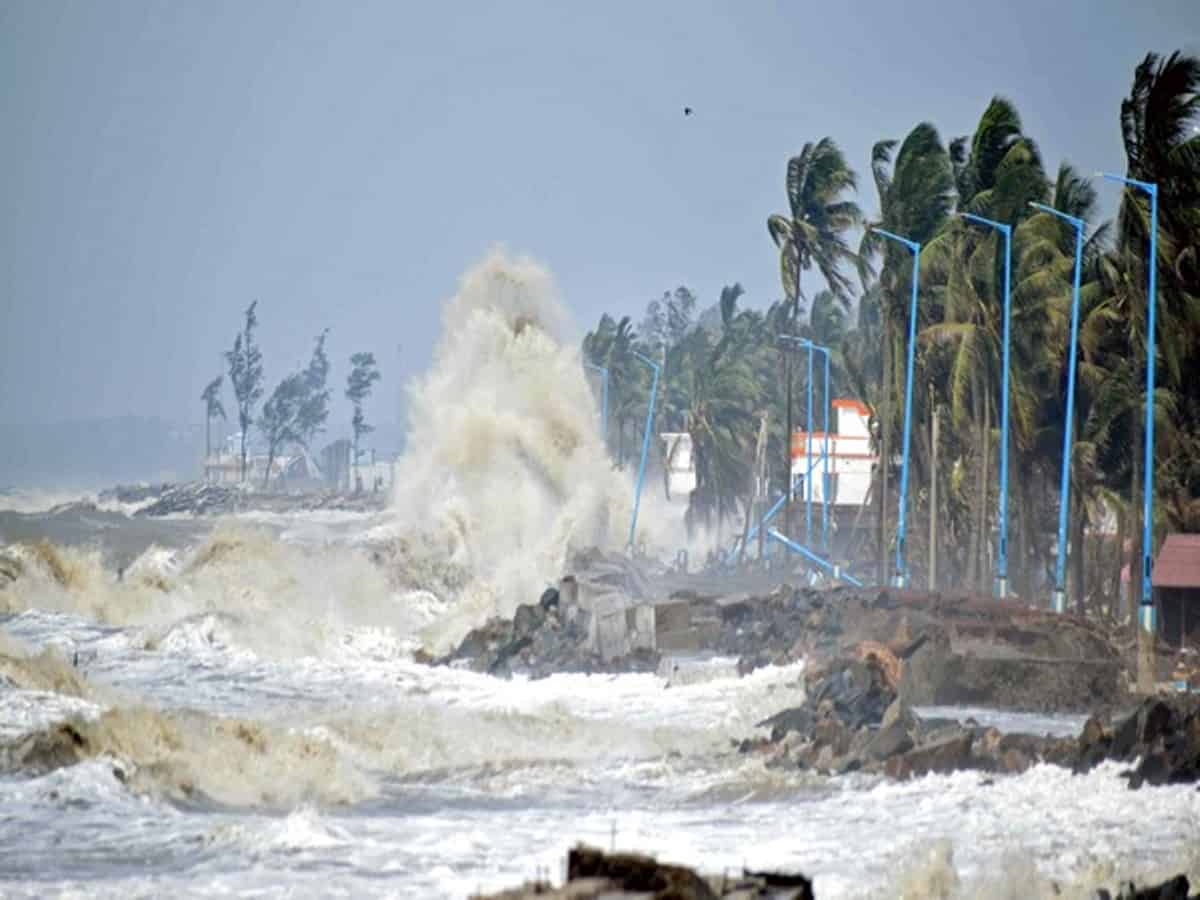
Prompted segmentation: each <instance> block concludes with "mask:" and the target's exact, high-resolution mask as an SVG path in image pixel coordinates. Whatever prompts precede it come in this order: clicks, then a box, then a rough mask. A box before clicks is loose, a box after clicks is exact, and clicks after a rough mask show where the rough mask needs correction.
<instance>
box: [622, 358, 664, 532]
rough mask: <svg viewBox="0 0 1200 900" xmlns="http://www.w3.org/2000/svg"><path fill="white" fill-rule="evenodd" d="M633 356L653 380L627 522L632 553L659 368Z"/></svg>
mask: <svg viewBox="0 0 1200 900" xmlns="http://www.w3.org/2000/svg"><path fill="white" fill-rule="evenodd" d="M633 355H634V356H636V357H637V358H638V359H640V360H641V361H642V362H644V363H645V364H646V365H648V366H649V367H650V368H651V370H652V371H653V372H654V378H653V380H652V382H651V384H650V406H649V407H648V408H647V410H646V431H645V434H643V435H642V461H641V462H640V463H639V464H638V476H637V487H636V488H635V489H634V493H633V518H632V519H631V520H630V522H629V550H630V552H632V551H633V546H634V543H633V539H634V536H635V535H636V534H637V520H638V507H639V506H640V505H641V502H642V481H643V480H644V479H645V477H646V455H647V453H648V452H649V450H650V429H651V428H652V427H653V425H654V400H655V398H656V397H657V396H658V373H659V371H660V370H661V367H660V366H659V364H658V363H656V362H654V361H653V360H651V359H649V358H647V357H645V356H642V354H640V353H638V352H637V351H636V350H634V351H633Z"/></svg>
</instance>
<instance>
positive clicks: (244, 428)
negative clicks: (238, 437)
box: [241, 423, 248, 482]
mask: <svg viewBox="0 0 1200 900" xmlns="http://www.w3.org/2000/svg"><path fill="white" fill-rule="evenodd" d="M247 427H248V426H247V425H246V424H244V423H243V424H242V477H241V480H242V481H243V482H245V480H246V430H247Z"/></svg>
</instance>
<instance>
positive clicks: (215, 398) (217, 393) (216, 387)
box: [200, 375, 225, 465]
mask: <svg viewBox="0 0 1200 900" xmlns="http://www.w3.org/2000/svg"><path fill="white" fill-rule="evenodd" d="M224 381H225V376H224V375H218V376H217V377H216V378H214V379H213V380H212V381H210V382H209V383H208V386H207V387H205V388H204V390H203V392H201V394H200V399H201V400H203V401H204V461H205V465H207V464H208V459H209V457H211V456H212V420H213V419H214V418H216V417H217V416H220V417H221V419H222V421H224V419H225V407H224V406H222V405H221V384H222V383H223V382H224Z"/></svg>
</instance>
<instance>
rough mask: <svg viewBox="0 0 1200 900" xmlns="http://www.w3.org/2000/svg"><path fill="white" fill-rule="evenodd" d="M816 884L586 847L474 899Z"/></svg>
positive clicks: (1154, 893)
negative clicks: (559, 867)
mask: <svg viewBox="0 0 1200 900" xmlns="http://www.w3.org/2000/svg"><path fill="white" fill-rule="evenodd" d="M1190 889H1191V885H1190V884H1189V883H1188V879H1187V876H1185V875H1177V876H1175V877H1174V878H1171V879H1168V880H1167V881H1164V882H1161V883H1159V884H1153V885H1145V886H1142V887H1140V888H1139V887H1137V886H1136V885H1134V884H1133V883H1127V884H1124V885H1122V886H1120V887H1118V888H1116V889H1115V891H1113V892H1110V891H1108V890H1103V889H1102V890H1099V891H1097V892H1096V894H1095V898H1096V900H1200V894H1190V893H1189V891H1190ZM816 896H817V895H816V893H815V892H814V891H813V886H812V881H811V880H810V879H809V878H807V877H805V876H804V875H802V874H800V873H785V872H749V871H743V872H742V873H741V874H737V875H729V874H724V875H719V876H711V875H710V876H703V875H701V874H699V873H698V872H696V871H695V870H693V869H690V868H687V867H686V866H677V865H671V864H668V863H660V862H657V861H655V860H654V859H653V858H652V857H649V856H642V855H640V854H636V853H604V852H603V851H601V850H597V849H595V848H593V847H586V846H583V845H580V846H577V847H575V848H573V849H572V850H571V851H570V852H569V853H568V854H567V877H566V881H565V883H564V884H563V885H561V886H560V887H555V886H554V885H552V884H550V883H549V882H545V881H536V882H532V883H530V884H526V885H523V886H521V887H519V888H515V889H513V890H508V891H503V892H501V893H499V894H491V895H489V896H487V897H483V896H476V897H474V898H473V900H534V898H537V900H752V898H760V900H816Z"/></svg>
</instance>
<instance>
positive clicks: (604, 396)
mask: <svg viewBox="0 0 1200 900" xmlns="http://www.w3.org/2000/svg"><path fill="white" fill-rule="evenodd" d="M584 365H585V366H586V367H587V368H589V369H591V370H592V371H593V372H599V373H600V433H601V434H603V435H604V445H605V447H607V446H608V369H606V368H605V367H604V366H597V365H596V364H594V363H590V362H585V363H584Z"/></svg>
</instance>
